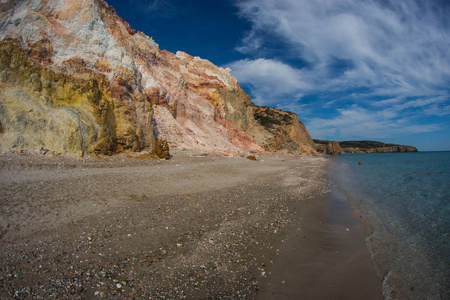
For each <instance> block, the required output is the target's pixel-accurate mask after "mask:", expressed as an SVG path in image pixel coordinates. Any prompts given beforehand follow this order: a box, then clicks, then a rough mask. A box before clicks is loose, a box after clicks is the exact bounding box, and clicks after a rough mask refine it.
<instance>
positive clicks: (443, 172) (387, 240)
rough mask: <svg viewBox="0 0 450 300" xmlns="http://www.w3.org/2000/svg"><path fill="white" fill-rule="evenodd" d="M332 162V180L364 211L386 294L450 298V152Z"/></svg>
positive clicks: (342, 157) (344, 157) (369, 243)
mask: <svg viewBox="0 0 450 300" xmlns="http://www.w3.org/2000/svg"><path fill="white" fill-rule="evenodd" d="M331 161H332V163H331V164H330V181H331V184H332V185H335V188H336V189H338V190H340V192H342V193H344V194H345V195H346V196H347V198H348V199H349V202H350V204H351V205H352V206H353V207H354V209H355V210H356V211H357V212H358V213H359V214H361V215H362V216H363V219H362V220H363V229H364V230H365V233H366V235H367V236H368V238H367V239H366V245H367V247H368V248H369V250H370V252H371V255H372V259H373V261H374V263H375V267H376V269H377V272H378V273H379V276H380V277H381V278H382V280H383V295H384V297H385V299H450V284H449V278H450V236H449V231H450V226H449V223H450V152H419V153H382V154H381V153H380V154H346V155H340V156H338V157H333V158H332V159H331ZM359 162H362V163H363V164H362V165H360V164H359Z"/></svg>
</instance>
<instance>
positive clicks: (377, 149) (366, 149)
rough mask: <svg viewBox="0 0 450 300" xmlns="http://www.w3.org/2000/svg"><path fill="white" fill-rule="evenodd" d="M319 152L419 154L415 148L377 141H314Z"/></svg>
mask: <svg viewBox="0 0 450 300" xmlns="http://www.w3.org/2000/svg"><path fill="white" fill-rule="evenodd" d="M313 141H314V143H315V144H316V147H317V152H319V153H327V154H339V153H391V152H418V150H417V148H416V147H414V146H405V145H396V144H385V143H382V142H376V141H344V142H334V141H324V140H316V139H315V140H313Z"/></svg>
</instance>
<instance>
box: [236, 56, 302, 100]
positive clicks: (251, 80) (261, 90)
mask: <svg viewBox="0 0 450 300" xmlns="http://www.w3.org/2000/svg"><path fill="white" fill-rule="evenodd" d="M229 67H230V68H231V70H232V73H233V75H234V76H236V77H237V78H239V80H240V82H241V83H242V82H243V83H245V84H247V85H249V86H250V89H251V90H252V94H253V101H254V102H255V103H256V104H258V105H274V104H276V103H279V102H280V101H282V100H283V98H284V97H286V95H290V96H291V97H292V96H294V97H295V98H297V99H298V98H300V97H301V93H300V91H302V90H308V89H309V86H308V80H307V78H305V76H304V74H303V72H302V71H301V70H298V69H295V68H293V67H291V66H289V65H287V64H284V63H282V62H279V61H275V60H270V59H263V58H260V59H256V60H248V59H245V60H240V61H236V62H234V63H231V64H229Z"/></svg>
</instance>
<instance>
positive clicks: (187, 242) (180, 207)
mask: <svg viewBox="0 0 450 300" xmlns="http://www.w3.org/2000/svg"><path fill="white" fill-rule="evenodd" d="M326 175H327V161H326V159H325V158H323V157H309V156H306V157H285V156H273V155H272V156H260V157H258V161H252V160H248V159H246V158H224V157H216V156H212V155H207V154H202V153H190V152H189V153H188V152H183V151H175V152H173V158H172V159H170V160H168V161H160V160H149V159H135V158H127V157H126V156H114V157H103V158H102V159H99V158H84V159H81V158H67V157H61V156H53V157H49V156H48V155H45V156H43V155H41V156H34V155H31V154H23V155H19V154H11V153H3V154H2V155H0V201H1V206H0V250H1V251H0V298H2V299H13V298H27V299H33V298H36V299H97V298H105V299H111V298H114V299H122V298H126V299H133V298H134V299H162V298H165V299H182V298H187V299H208V298H209V299H217V298H223V299H254V298H257V299H361V298H364V299H381V298H382V297H381V283H380V280H379V279H378V277H377V276H376V273H375V270H374V268H373V266H372V262H371V261H370V257H369V253H368V251H367V249H366V248H365V246H364V236H363V234H362V232H361V229H360V224H359V217H358V216H356V215H355V214H354V212H353V211H352V209H351V208H350V207H348V205H347V204H346V203H345V200H343V199H342V198H340V197H339V195H334V194H333V193H330V192H329V188H328V185H327V177H326Z"/></svg>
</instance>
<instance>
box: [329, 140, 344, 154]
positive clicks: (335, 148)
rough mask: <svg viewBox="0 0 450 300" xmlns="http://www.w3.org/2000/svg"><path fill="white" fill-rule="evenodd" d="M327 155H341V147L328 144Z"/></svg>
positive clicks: (336, 143)
mask: <svg viewBox="0 0 450 300" xmlns="http://www.w3.org/2000/svg"><path fill="white" fill-rule="evenodd" d="M327 154H341V146H340V145H339V143H338V142H328V145H327Z"/></svg>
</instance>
